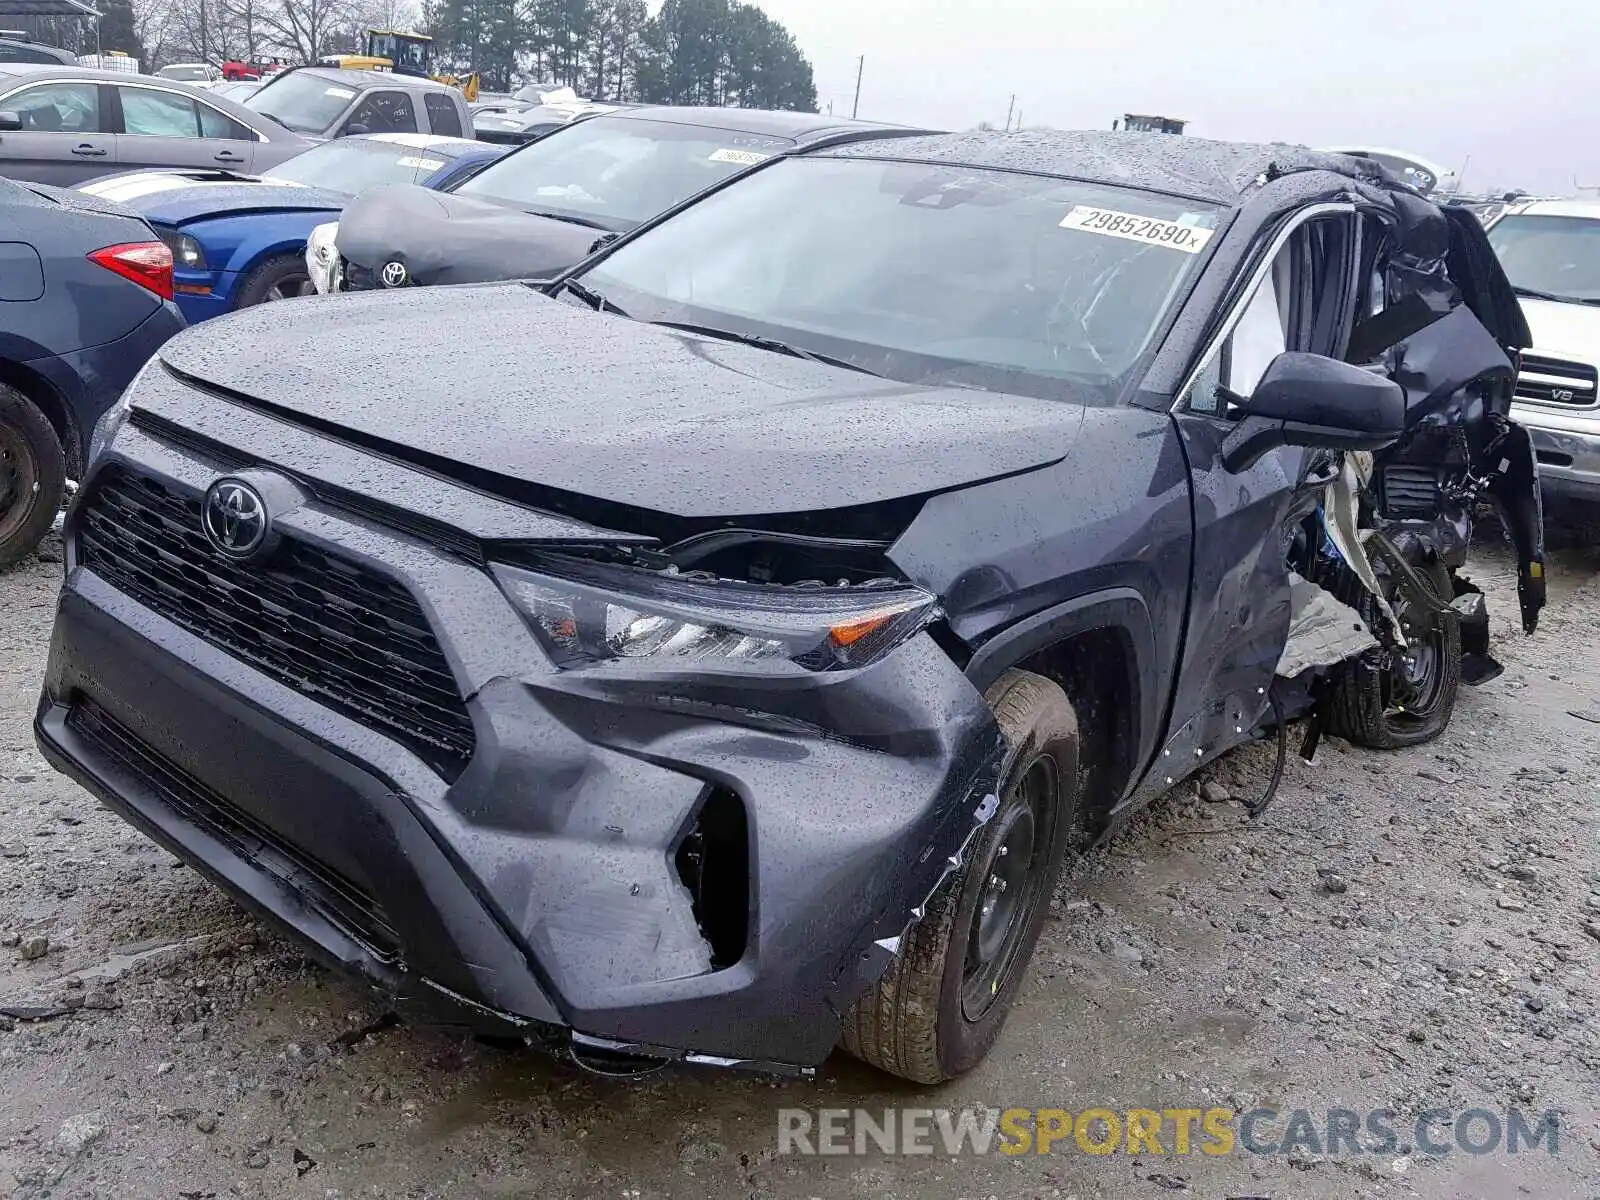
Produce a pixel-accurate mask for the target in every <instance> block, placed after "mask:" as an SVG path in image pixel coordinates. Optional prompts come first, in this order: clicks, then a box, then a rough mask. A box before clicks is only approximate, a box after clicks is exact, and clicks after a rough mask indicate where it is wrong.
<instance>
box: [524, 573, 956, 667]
mask: <svg viewBox="0 0 1600 1200" xmlns="http://www.w3.org/2000/svg"><path fill="white" fill-rule="evenodd" d="M494 574H495V578H496V579H497V580H498V581H499V583H500V586H501V587H502V588H503V589H504V590H505V592H506V594H507V595H508V596H510V597H511V599H512V601H513V602H514V603H515V604H516V605H517V607H518V608H519V609H520V610H521V611H522V612H523V614H524V615H525V617H526V618H527V620H528V623H529V625H530V626H531V627H532V628H533V631H534V633H535V634H536V635H537V636H538V638H539V641H540V642H541V643H542V644H543V646H544V648H545V650H546V651H547V652H548V653H549V655H550V657H551V658H552V659H553V660H554V661H555V663H556V665H557V666H560V667H578V666H585V665H588V664H593V663H602V662H615V661H620V660H624V659H631V660H648V661H655V662H662V663H677V664H690V663H692V664H694V665H696V666H717V665H723V666H728V667H737V668H753V669H757V670H778V671H783V670H793V669H795V668H800V669H803V670H807V671H839V670H849V669H853V668H857V667H865V666H868V665H870V664H872V663H874V662H876V661H877V660H878V659H880V658H882V657H883V656H884V655H886V654H887V653H889V651H891V650H893V649H894V648H895V647H896V646H898V645H900V644H901V643H902V642H904V641H906V639H908V638H910V637H911V636H912V635H914V634H916V633H917V632H918V631H920V630H921V629H923V628H925V627H926V626H927V624H928V623H929V622H930V621H932V620H933V619H934V617H935V616H936V615H937V614H938V608H937V601H936V600H935V598H934V597H933V596H931V595H929V594H928V593H927V592H925V591H923V590H922V589H921V588H916V587H912V586H910V585H908V584H902V583H899V582H896V581H894V580H883V581H881V582H874V583H868V584H854V585H845V586H841V587H830V586H827V585H826V584H822V583H818V584H816V585H814V586H808V587H799V586H776V585H764V584H750V583H741V582H736V581H730V580H721V579H702V578H699V577H696V576H687V575H682V574H676V573H672V572H667V571H647V570H641V569H639V568H635V567H627V566H615V565H611V564H606V563H591V562H587V561H580V560H571V559H559V560H558V559H556V557H555V556H550V557H549V558H547V559H542V560H541V561H540V562H539V569H538V570H537V571H531V570H524V569H522V568H520V567H511V566H505V565H497V566H496V567H495V568H494Z"/></svg>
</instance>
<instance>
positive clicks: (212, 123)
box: [195, 104, 257, 142]
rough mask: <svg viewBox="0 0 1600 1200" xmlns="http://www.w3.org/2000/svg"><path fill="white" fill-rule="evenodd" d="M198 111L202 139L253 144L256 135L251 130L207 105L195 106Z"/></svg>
mask: <svg viewBox="0 0 1600 1200" xmlns="http://www.w3.org/2000/svg"><path fill="white" fill-rule="evenodd" d="M195 107H196V108H198V109H199V110H200V136H201V137H203V138H222V139H224V140H226V141H230V142H253V141H256V140H257V138H256V135H255V132H254V131H253V130H250V129H247V128H245V127H244V126H243V125H241V124H239V122H237V121H235V120H234V119H233V118H232V117H230V116H228V115H227V114H226V113H220V112H218V111H217V110H216V109H214V108H212V107H211V106H210V105H209V104H197V105H195Z"/></svg>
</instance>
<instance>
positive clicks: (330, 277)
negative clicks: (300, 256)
mask: <svg viewBox="0 0 1600 1200" xmlns="http://www.w3.org/2000/svg"><path fill="white" fill-rule="evenodd" d="M338 232H339V222H337V221H328V222H326V223H324V224H322V225H318V226H317V227H316V228H314V229H313V230H312V231H311V236H310V237H308V238H307V239H306V273H307V274H308V275H310V276H311V282H312V284H313V286H315V287H316V289H317V292H318V294H319V295H323V296H326V295H328V294H329V293H331V292H335V291H337V290H338V288H339V248H338V247H337V246H336V245H334V238H335V237H336V236H337V234H338Z"/></svg>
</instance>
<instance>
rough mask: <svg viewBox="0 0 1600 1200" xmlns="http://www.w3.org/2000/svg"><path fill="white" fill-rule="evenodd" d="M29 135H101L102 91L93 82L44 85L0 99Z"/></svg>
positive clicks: (1, 104)
mask: <svg viewBox="0 0 1600 1200" xmlns="http://www.w3.org/2000/svg"><path fill="white" fill-rule="evenodd" d="M0 108H6V109H10V110H12V111H14V112H15V113H16V114H17V115H18V116H19V117H21V118H22V128H23V130H24V131H25V132H28V133H99V132H100V89H99V88H97V87H96V86H95V85H94V84H92V83H41V84H39V85H38V86H37V87H31V88H25V89H24V90H23V91H21V92H18V93H16V94H15V95H13V96H10V97H8V98H7V99H5V100H0Z"/></svg>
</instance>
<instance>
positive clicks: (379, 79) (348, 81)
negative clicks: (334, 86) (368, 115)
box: [267, 67, 456, 92]
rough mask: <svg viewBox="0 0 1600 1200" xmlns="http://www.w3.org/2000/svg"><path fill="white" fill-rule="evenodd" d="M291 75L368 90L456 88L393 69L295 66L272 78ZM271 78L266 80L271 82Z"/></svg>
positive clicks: (428, 90)
mask: <svg viewBox="0 0 1600 1200" xmlns="http://www.w3.org/2000/svg"><path fill="white" fill-rule="evenodd" d="M291 75H312V76H315V77H316V78H318V79H327V80H330V81H331V82H334V83H338V84H342V85H343V86H345V87H349V88H354V89H355V90H357V91H370V90H371V89H373V88H412V89H415V90H416V91H422V92H453V91H455V90H456V89H455V88H453V87H450V86H449V85H448V84H443V83H439V82H437V81H435V80H432V79H424V78H422V77H421V76H419V75H396V74H395V73H394V72H393V71H346V70H344V69H342V68H340V67H295V68H293V69H292V70H289V71H280V72H278V74H276V75H274V76H273V77H272V80H276V79H287V78H288V77H289V76H291ZM272 80H268V81H267V82H268V83H271V82H272Z"/></svg>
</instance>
